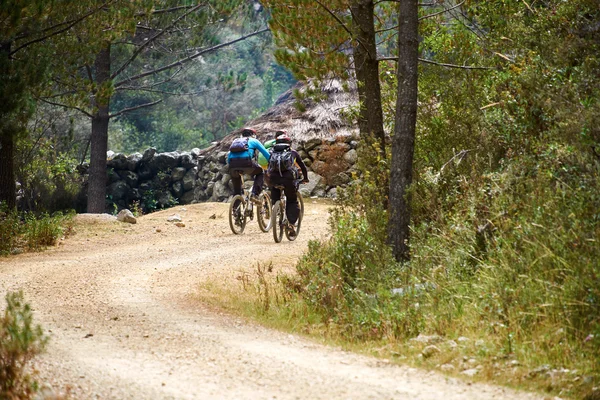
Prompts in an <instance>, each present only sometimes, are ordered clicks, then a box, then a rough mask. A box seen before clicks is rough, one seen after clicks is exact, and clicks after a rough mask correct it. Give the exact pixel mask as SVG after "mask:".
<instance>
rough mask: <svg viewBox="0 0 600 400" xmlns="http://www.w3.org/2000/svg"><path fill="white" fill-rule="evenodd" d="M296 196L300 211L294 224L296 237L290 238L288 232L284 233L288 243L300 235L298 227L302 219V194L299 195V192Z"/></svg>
mask: <svg viewBox="0 0 600 400" xmlns="http://www.w3.org/2000/svg"><path fill="white" fill-rule="evenodd" d="M296 194H297V196H298V208H299V209H300V212H299V213H298V221H296V223H295V224H294V229H295V231H296V235H294V236H290V235H289V234H288V231H287V230H286V231H285V237H286V238H287V239H288V240H290V241H294V240H296V238H297V237H298V235H299V234H300V226H301V225H302V218H303V217H304V199H303V198H302V194H300V192H297V193H296Z"/></svg>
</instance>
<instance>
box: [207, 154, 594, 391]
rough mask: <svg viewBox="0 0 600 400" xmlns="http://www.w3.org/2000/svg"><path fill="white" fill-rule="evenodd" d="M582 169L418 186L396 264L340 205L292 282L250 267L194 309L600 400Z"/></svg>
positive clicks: (364, 216) (541, 158)
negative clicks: (407, 238) (406, 243)
mask: <svg viewBox="0 0 600 400" xmlns="http://www.w3.org/2000/svg"><path fill="white" fill-rule="evenodd" d="M593 166H594V164H592V163H590V162H589V160H588V159H586V158H583V157H582V156H580V155H578V154H577V153H576V152H574V151H572V150H571V149H569V148H566V147H553V148H552V149H551V151H549V153H548V154H545V153H544V154H543V155H535V156H522V157H520V158H519V159H517V160H513V162H512V163H509V164H507V166H506V167H504V168H502V169H500V170H498V171H495V172H493V173H490V172H488V173H486V174H483V175H481V174H480V175H477V174H474V175H472V176H468V178H465V176H464V175H463V173H462V172H461V173H458V172H457V173H456V175H455V176H450V177H447V179H448V180H449V181H448V182H445V183H444V185H445V186H444V187H443V188H441V187H440V186H439V182H422V183H420V186H418V187H416V188H415V190H414V196H415V197H414V198H415V201H416V202H418V203H419V204H420V207H419V208H416V210H415V215H414V224H413V227H412V239H411V240H412V241H411V247H412V259H411V261H410V262H409V263H404V264H399V263H396V262H395V261H394V260H393V258H392V257H391V256H390V252H389V249H388V248H387V247H386V245H385V243H384V241H385V229H382V227H384V226H385V213H383V212H380V211H378V210H377V209H376V207H375V206H365V205H367V204H376V203H374V202H372V201H371V202H367V201H362V200H361V196H360V193H359V196H358V197H357V198H356V199H352V194H351V195H350V196H349V197H348V199H349V200H350V202H349V203H350V205H348V203H346V204H344V205H343V206H342V207H340V208H338V209H337V210H336V211H335V212H334V213H333V214H332V218H331V225H332V232H333V235H332V237H331V238H330V239H329V240H326V241H322V242H311V243H309V247H308V250H307V252H306V253H305V254H304V255H303V257H302V258H301V259H300V261H299V262H298V264H297V265H296V268H295V271H290V272H288V273H286V274H282V273H280V274H274V273H273V272H272V270H273V269H274V268H273V267H272V266H269V265H257V266H256V267H255V271H254V272H252V273H247V274H244V275H243V276H241V277H240V279H239V285H240V286H239V287H237V288H233V289H232V288H228V287H226V286H222V285H221V284H220V283H217V282H213V283H211V284H210V287H209V288H208V289H210V290H211V291H213V292H212V294H211V295H206V294H207V293H208V289H206V288H205V291H204V292H203V293H204V295H202V296H201V297H202V300H203V301H209V302H210V303H211V304H213V305H214V306H217V307H221V308H223V309H226V310H228V311H229V312H232V313H236V314H240V315H245V316H247V317H248V318H253V319H256V320H258V321H260V322H261V323H263V324H265V325H267V326H270V327H274V328H277V329H282V330H286V331H289V332H295V333H300V334H305V335H309V336H311V337H313V338H316V339H318V340H320V341H326V342H329V343H333V344H337V345H342V346H343V347H345V348H347V349H350V350H354V351H360V352H362V353H366V354H372V355H375V356H378V357H383V358H386V359H389V360H391V361H392V362H398V363H405V364H410V365H413V366H417V367H422V368H427V369H431V370H437V371H440V372H443V373H446V374H449V375H453V376H457V377H464V378H465V379H469V380H474V381H489V382H494V383H498V384H502V385H508V386H510V387H515V388H521V389H527V390H533V391H538V392H540V393H545V394H547V395H548V396H560V397H561V398H572V399H586V400H591V399H597V398H600V269H599V264H598V261H597V260H598V259H600V246H599V245H598V238H599V237H600V214H598V210H600V197H599V196H598V193H600V173H599V172H600V171H599V170H598V169H597V167H593ZM469 173H470V171H466V172H464V174H467V175H468V174H469ZM375 189H376V188H369V187H367V192H368V193H371V192H372V191H373V190H375ZM369 191H371V192H369ZM442 195H443V196H442ZM371 197H372V196H371ZM371 197H370V195H369V196H365V197H364V198H371ZM440 198H443V201H440ZM352 202H354V204H358V206H357V207H352ZM368 207H371V208H370V209H368ZM275 269H277V268H275ZM419 338H420V339H419ZM427 338H429V339H427ZM431 338H435V339H431ZM417 339H419V340H417ZM421 339H422V340H421ZM428 346H435V348H432V347H429V348H428ZM426 348H427V350H426V351H425V349H426ZM467 373H468V374H472V376H467V375H466V374H467Z"/></svg>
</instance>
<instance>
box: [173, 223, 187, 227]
mask: <svg viewBox="0 0 600 400" xmlns="http://www.w3.org/2000/svg"><path fill="white" fill-rule="evenodd" d="M175 226H177V227H179V228H185V224H184V223H183V222H176V223H175Z"/></svg>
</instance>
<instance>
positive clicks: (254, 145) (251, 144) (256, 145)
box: [248, 138, 271, 161]
mask: <svg viewBox="0 0 600 400" xmlns="http://www.w3.org/2000/svg"><path fill="white" fill-rule="evenodd" d="M248 148H249V149H256V150H258V151H260V153H261V154H262V155H263V156H265V158H266V159H267V161H269V159H270V158H271V154H270V153H269V151H268V150H267V149H265V146H263V145H262V143H261V142H260V141H258V140H257V139H254V138H251V139H250V140H249V141H248Z"/></svg>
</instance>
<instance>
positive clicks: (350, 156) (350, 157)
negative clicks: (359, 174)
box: [344, 149, 358, 165]
mask: <svg viewBox="0 0 600 400" xmlns="http://www.w3.org/2000/svg"><path fill="white" fill-rule="evenodd" d="M344 161H346V162H347V163H348V164H351V165H353V164H356V161H358V153H357V152H356V150H354V149H351V150H349V151H348V152H347V153H346V154H344Z"/></svg>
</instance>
